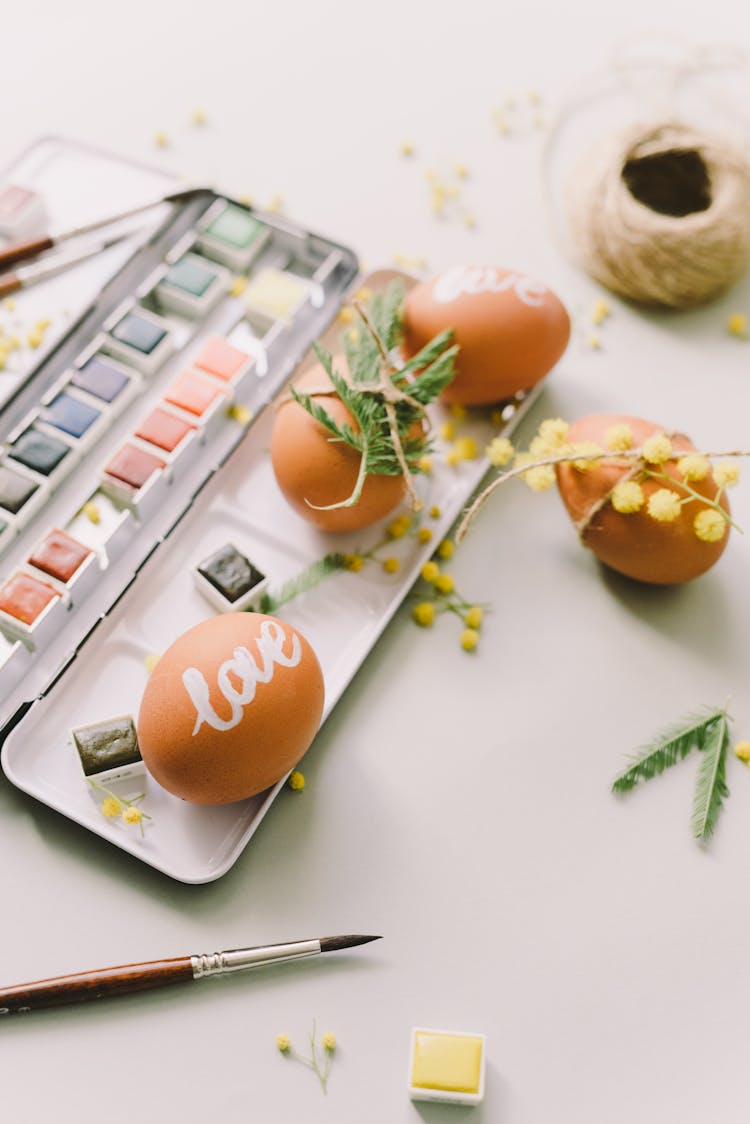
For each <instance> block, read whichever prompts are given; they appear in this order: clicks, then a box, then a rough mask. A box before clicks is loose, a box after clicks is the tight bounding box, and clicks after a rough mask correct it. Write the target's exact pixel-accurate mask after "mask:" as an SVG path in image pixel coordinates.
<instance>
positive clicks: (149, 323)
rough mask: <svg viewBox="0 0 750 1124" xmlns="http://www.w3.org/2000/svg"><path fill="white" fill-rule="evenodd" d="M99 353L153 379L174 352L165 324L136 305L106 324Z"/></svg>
mask: <svg viewBox="0 0 750 1124" xmlns="http://www.w3.org/2000/svg"><path fill="white" fill-rule="evenodd" d="M108 331H109V334H108V335H107V336H106V337H105V339H104V342H103V344H102V347H103V349H104V350H105V351H106V352H108V354H110V355H113V356H114V357H115V359H121V360H122V361H123V363H126V364H130V365H131V366H133V367H135V368H136V370H138V371H141V372H142V373H143V374H144V375H153V374H154V373H155V372H156V371H158V370H159V368H160V367H161V366H162V365H163V364H164V363H165V361H166V360H167V359H168V357H169V356H170V355H171V354H172V352H173V351H174V346H175V342H174V338H173V335H172V332H171V330H170V327H169V324H168V323H167V322H166V320H164V319H162V317H161V316H156V315H155V314H154V313H153V312H149V310H148V309H146V308H142V307H141V306H140V305H136V306H134V307H131V308H130V309H129V310H128V311H127V312H125V314H124V315H121V316H120V317H119V318H117V319H115V320H114V322H110V324H109V325H108Z"/></svg>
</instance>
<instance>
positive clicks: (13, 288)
mask: <svg viewBox="0 0 750 1124" xmlns="http://www.w3.org/2000/svg"><path fill="white" fill-rule="evenodd" d="M20 288H21V280H20V278H19V277H18V275H17V274H15V273H0V297H9V296H10V294H11V293H17V292H18V290H19V289H20Z"/></svg>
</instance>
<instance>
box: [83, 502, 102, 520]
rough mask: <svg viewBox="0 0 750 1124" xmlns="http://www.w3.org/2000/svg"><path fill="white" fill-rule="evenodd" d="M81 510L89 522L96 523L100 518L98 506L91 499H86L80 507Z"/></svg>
mask: <svg viewBox="0 0 750 1124" xmlns="http://www.w3.org/2000/svg"><path fill="white" fill-rule="evenodd" d="M81 511H82V512H83V514H84V515H85V516H86V518H87V519H88V521H89V523H98V522H99V521H100V519H101V515H100V514H99V508H98V506H97V504H95V503H94V501H93V500H88V501H87V502H86V503H85V504H84V505H83V507H82V508H81Z"/></svg>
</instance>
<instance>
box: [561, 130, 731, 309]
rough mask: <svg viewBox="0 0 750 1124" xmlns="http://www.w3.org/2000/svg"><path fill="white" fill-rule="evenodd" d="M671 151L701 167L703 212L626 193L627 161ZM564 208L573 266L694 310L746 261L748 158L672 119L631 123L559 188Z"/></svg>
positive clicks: (650, 298) (619, 288) (648, 300)
mask: <svg viewBox="0 0 750 1124" xmlns="http://www.w3.org/2000/svg"><path fill="white" fill-rule="evenodd" d="M674 153H679V154H686V153H693V154H697V156H698V157H699V158H700V161H702V162H703V165H704V166H705V171H706V174H707V180H708V190H709V201H708V205H707V207H706V208H705V209H704V210H696V211H693V212H692V213H690V214H685V215H671V214H664V213H661V212H660V211H657V210H654V209H652V208H651V207H650V206H647V205H646V204H645V203H643V202H641V201H639V199H637V198H636V197H635V196H634V195H633V194H632V193H631V190H630V188H629V187H628V185H627V183H626V181H625V178H624V176H623V171H624V169H625V165H626V163H628V162H629V161H633V160H635V161H638V160H641V159H643V158H644V157H653V156H655V155H660V154H664V155H666V154H674ZM566 210H567V215H568V222H569V226H570V235H571V238H570V241H571V242H572V245H573V247H574V253H575V254H576V256H577V258H578V260H579V262H580V264H581V266H582V268H583V269H584V270H585V271H586V272H587V273H588V274H590V275H591V276H592V277H594V278H595V279H596V280H597V281H599V282H600V283H601V284H602V285H605V286H606V287H607V288H608V289H610V290H611V291H612V292H615V293H619V294H620V295H621V296H624V297H628V298H630V299H631V300H634V301H638V302H640V303H643V304H651V305H654V304H656V305H665V306H668V307H673V308H687V307H690V306H692V305H698V304H701V303H703V302H704V301H707V300H710V299H711V298H712V297H714V296H716V295H717V294H718V293H720V292H722V290H724V289H727V288H728V287H729V286H730V285H732V284H733V283H734V282H735V281H736V280H737V279H738V278H739V277H740V276H741V274H742V273H743V272H744V271H745V269H746V267H747V265H748V262H750V161H749V160H748V158H747V157H746V156H745V154H744V153H743V151H742V150H741V149H739V148H737V147H735V146H734V145H733V144H731V143H730V142H729V141H725V140H723V139H722V138H720V137H718V136H709V135H707V134H706V133H703V132H701V131H700V130H698V129H695V128H693V127H692V126H689V125H685V124H682V123H680V122H678V121H668V122H664V123H657V124H654V125H650V126H644V125H633V126H631V127H630V128H628V129H625V130H622V131H621V132H618V133H617V134H615V135H613V136H611V137H609V138H608V139H606V140H605V141H604V142H600V143H598V144H597V145H596V147H595V148H594V149H593V150H592V151H591V152H590V153H589V154H588V155H587V156H586V157H585V158H584V160H583V161H582V162H581V163H580V164H579V166H578V168H577V170H576V171H574V173H573V175H572V177H571V179H570V181H569V183H568V187H567V198H566Z"/></svg>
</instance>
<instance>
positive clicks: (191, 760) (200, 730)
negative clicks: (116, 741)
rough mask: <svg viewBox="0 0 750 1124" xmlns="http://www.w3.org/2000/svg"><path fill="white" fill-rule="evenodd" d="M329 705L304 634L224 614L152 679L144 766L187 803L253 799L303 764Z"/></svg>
mask: <svg viewBox="0 0 750 1124" xmlns="http://www.w3.org/2000/svg"><path fill="white" fill-rule="evenodd" d="M323 701H324V684H323V675H322V672H321V669H320V664H319V663H318V660H317V657H316V655H315V653H314V651H313V649H312V648H311V647H310V645H309V643H308V642H307V640H305V638H304V637H303V636H302V635H301V634H300V633H299V632H297V631H296V629H294V628H292V627H291V625H289V624H287V623H285V622H282V621H279V620H277V619H276V618H275V617H270V616H265V615H263V614H261V613H225V614H222V615H221V616H216V617H213V618H211V619H210V620H207V621H203V622H202V623H201V624H198V625H195V627H194V628H191V629H188V631H187V632H185V633H183V634H182V636H180V637H178V638H177V640H175V642H174V643H173V644H172V645H171V646H170V647H169V648H168V649H167V651H166V652H165V653H164V655H163V656H162V657H161V659H160V660H159V662H158V664H157V665H156V667H155V668H154V670H153V672H152V673H151V676H150V678H149V681H148V684H147V686H146V690H145V692H144V694H143V699H142V700H141V707H140V713H139V715H138V741H139V744H140V748H141V753H142V755H143V760H144V761H145V763H146V767H147V769H148V770H149V772H150V773H151V774H152V776H153V777H154V778H155V779H156V780H157V781H158V782H159V784H160V785H161V786H162V787H163V788H165V789H166V790H167V791H168V792H171V793H173V794H174V795H175V796H180V797H182V799H183V800H189V801H191V802H193V803H196V804H229V803H232V802H233V801H235V800H244V799H246V798H247V797H249V796H254V795H256V794H257V793H259V792H263V791H264V789H267V788H269V787H270V786H271V785H273V784H275V783H276V782H277V781H279V780H281V779H282V777H284V776H285V775H286V774H287V773H288V772H289V770H290V769H292V768H293V767H294V766H295V765H296V764H297V762H298V761H299V759H300V758H301V757H302V755H303V754H304V753H305V751H306V750H307V748H308V747H309V745H310V743H311V742H312V740H313V738H314V737H315V734H316V732H317V729H318V726H319V724H320V718H321V715H322V712H323Z"/></svg>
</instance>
